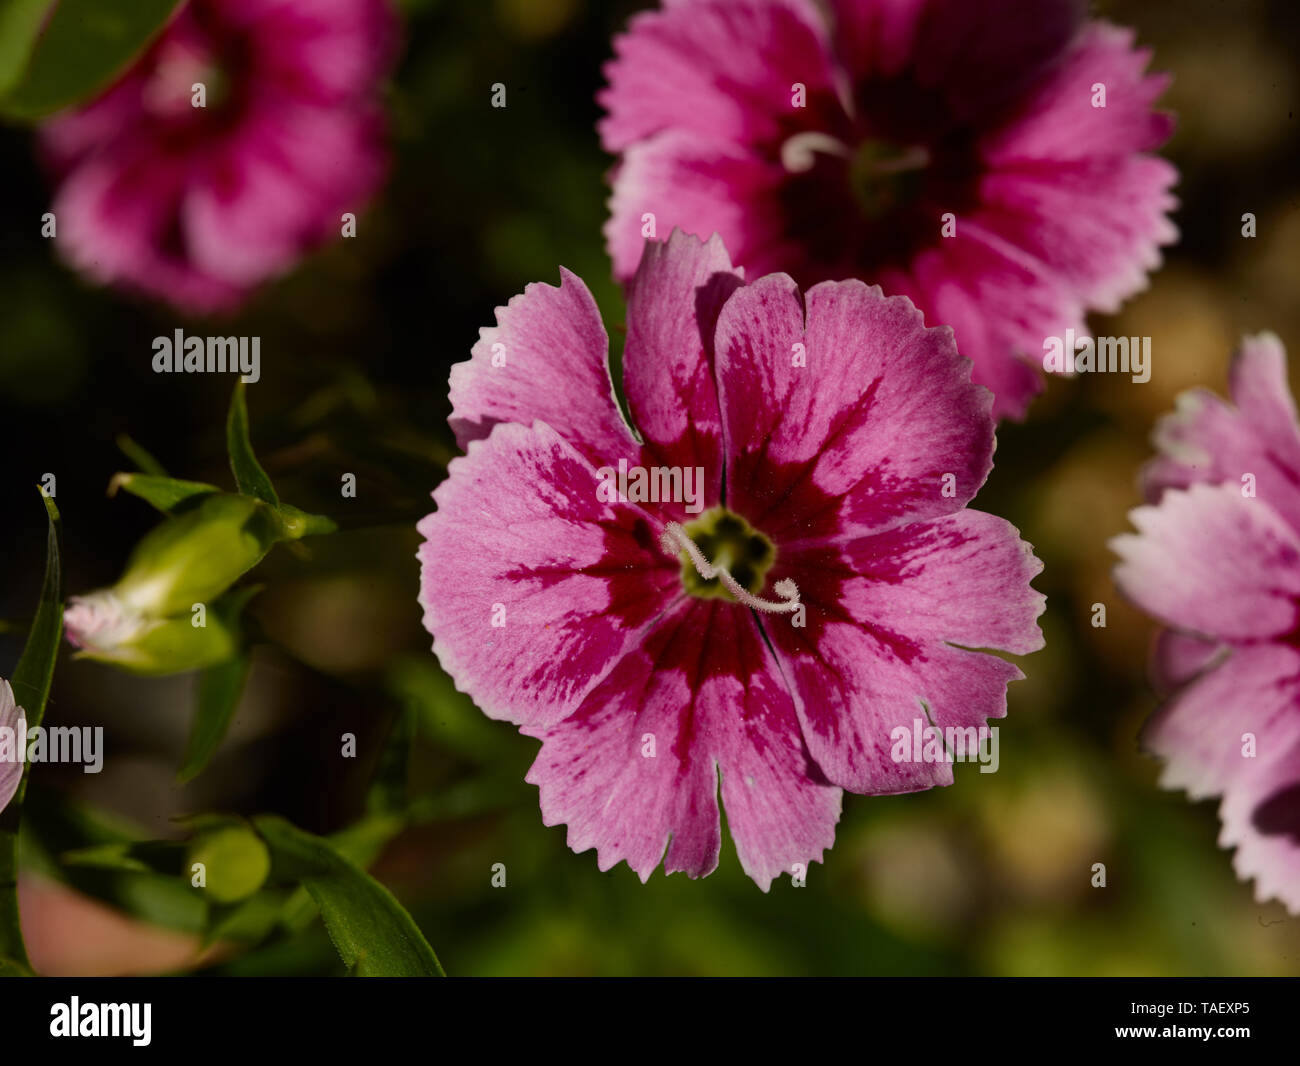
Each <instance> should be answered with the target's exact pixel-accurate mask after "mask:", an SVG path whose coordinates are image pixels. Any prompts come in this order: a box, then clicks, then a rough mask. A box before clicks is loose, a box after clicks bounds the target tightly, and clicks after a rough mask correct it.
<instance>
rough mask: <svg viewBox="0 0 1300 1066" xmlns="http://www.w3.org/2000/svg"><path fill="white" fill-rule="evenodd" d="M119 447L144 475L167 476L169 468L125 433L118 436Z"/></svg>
mask: <svg viewBox="0 0 1300 1066" xmlns="http://www.w3.org/2000/svg"><path fill="white" fill-rule="evenodd" d="M117 446H118V447H119V448H120V449H122V454H123V455H125V456H126V457H127V458H128V459H130V460H131V462H133V463H135V465H136V466H137V467H139V469H140V472H141V473H142V474H154V475H156V476H157V477H166V476H167V468H166V467H165V466H163V465H162V463H160V462H159V461H158V460H157V459H155V458H154V457H153V455H152V454H150V453H149V452H148V451H146V450H145V449H144V448H142V447H141V446H140V445H139V444H137V443H136V442H135V441H134V440H132V439H131V438H130V437H128V436H127V435H126V434H125V433H119V434H118V435H117Z"/></svg>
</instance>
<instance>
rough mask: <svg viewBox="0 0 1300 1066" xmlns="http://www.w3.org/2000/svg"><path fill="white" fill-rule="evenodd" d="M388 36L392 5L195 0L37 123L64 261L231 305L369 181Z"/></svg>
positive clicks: (300, 249) (379, 137) (208, 304)
mask: <svg viewBox="0 0 1300 1066" xmlns="http://www.w3.org/2000/svg"><path fill="white" fill-rule="evenodd" d="M395 40H396V19H395V15H394V12H393V11H392V9H391V8H390V7H389V5H388V3H387V0H191V2H190V3H189V4H187V5H186V6H185V7H184V8H182V9H181V11H180V13H179V14H178V15H177V16H176V17H175V19H174V20H173V22H172V23H171V25H170V26H168V27H167V28H166V30H165V31H164V32H163V34H162V35H161V37H160V38H159V39H158V41H157V42H156V43H155V44H154V45H153V46H152V47H150V48H149V50H148V51H147V52H146V53H145V55H144V56H143V57H142V58H141V59H140V61H139V62H137V63H136V64H135V65H134V66H133V67H132V68H131V69H130V70H129V71H128V72H127V73H126V74H125V75H124V76H123V77H122V78H121V79H120V80H119V81H118V82H116V83H115V84H114V85H113V86H112V87H111V88H110V89H109V90H108V91H107V92H105V93H104V94H103V95H102V96H100V97H99V98H98V99H96V100H94V101H93V102H91V103H90V104H88V105H86V106H84V107H81V108H79V109H77V110H75V111H70V112H65V113H62V114H60V115H58V116H55V117H54V118H53V119H51V120H50V121H49V122H47V123H46V124H45V125H44V126H43V127H42V129H41V143H42V147H43V149H44V151H45V154H46V155H47V157H48V159H49V162H50V165H51V167H52V169H53V170H54V172H55V174H56V175H57V179H58V188H57V191H56V193H55V196H54V204H53V211H54V213H55V216H56V219H57V226H58V236H57V245H58V247H59V248H60V249H61V251H62V254H63V255H64V256H65V258H66V259H67V260H68V261H69V262H70V263H71V264H72V265H73V266H75V267H76V268H77V269H79V270H82V271H84V272H85V273H86V274H87V275H88V276H90V277H91V278H93V279H95V280H96V281H99V282H104V283H113V284H117V285H120V286H122V287H123V288H127V289H131V290H135V291H138V292H142V293H145V294H147V295H149V296H153V297H159V298H162V299H164V300H167V301H169V302H170V303H172V304H174V305H176V306H177V307H180V308H182V309H185V310H189V311H195V312H210V311H221V310H229V309H232V308H234V307H235V306H237V305H238V304H239V303H240V302H241V301H242V300H243V299H244V298H245V297H247V296H248V295H249V293H250V292H251V291H252V290H253V289H254V288H255V287H256V286H257V285H259V284H260V283H262V282H264V281H266V280H268V279H269V278H272V277H275V276H277V275H279V274H282V273H284V272H285V271H287V270H289V269H290V268H291V267H292V266H293V265H294V264H295V263H296V262H297V261H298V259H299V258H300V257H301V256H302V255H303V254H304V252H306V251H307V250H308V249H310V248H312V247H313V246H316V245H319V244H321V243H322V242H324V241H325V240H327V239H329V237H330V236H331V235H337V234H339V233H340V231H341V227H342V219H341V216H342V214H343V213H344V212H349V211H350V212H353V213H356V212H359V211H360V210H361V209H362V208H363V207H364V206H365V205H366V202H367V201H368V200H369V198H370V197H371V196H372V195H373V194H374V193H375V191H376V190H377V189H378V187H379V185H380V183H381V181H382V180H383V176H384V174H385V172H386V170H387V154H386V148H385V139H386V124H385V118H384V112H383V109H382V106H381V102H380V85H381V80H382V78H383V77H384V75H385V73H386V71H387V69H388V66H389V63H390V61H391V59H392V56H393V53H394V44H395ZM198 82H201V83H203V85H204V86H205V91H206V97H207V99H206V106H205V107H194V106H192V87H193V86H194V84H195V83H198Z"/></svg>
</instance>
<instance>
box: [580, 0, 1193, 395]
mask: <svg viewBox="0 0 1300 1066" xmlns="http://www.w3.org/2000/svg"><path fill="white" fill-rule="evenodd" d="M1083 6H1084V5H1083V3H1082V2H1081V0H978V2H976V0H830V2H829V8H830V14H831V16H832V18H831V21H830V23H829V24H828V22H827V20H826V18H825V17H824V16H823V10H822V7H821V6H820V5H818V4H816V3H814V2H813V0H667V2H666V3H665V5H664V9H663V10H662V11H653V12H648V13H645V14H641V15H638V16H637V17H635V18H634V19H633V20H632V22H631V24H630V28H629V30H628V32H627V33H626V34H624V35H623V36H621V37H619V38H617V39H616V41H615V43H614V49H615V53H616V58H615V59H614V60H612V61H611V62H610V63H609V65H608V66H607V68H606V73H607V76H608V79H609V86H608V88H606V89H605V90H604V91H603V92H602V93H601V94H600V102H601V103H602V104H603V105H604V107H605V108H606V109H607V111H608V115H607V116H606V117H605V118H604V119H603V120H602V121H601V123H600V132H601V136H602V138H603V141H604V144H605V147H606V149H607V150H608V151H610V152H612V153H615V154H617V155H618V156H619V163H618V166H617V167H616V169H615V172H614V175H615V176H614V192H613V197H612V199H611V201H610V208H611V215H610V219H609V222H608V224H607V225H606V228H605V235H606V239H607V241H608V245H609V251H610V255H611V256H612V258H613V261H614V268H615V273H616V274H617V275H618V276H619V277H620V278H622V279H627V278H629V277H631V275H632V273H633V272H634V271H635V269H636V265H637V262H638V261H639V259H640V257H641V249H642V246H643V245H644V243H645V241H644V236H645V232H644V231H645V230H647V229H648V228H649V220H648V219H647V218H646V216H647V215H653V216H654V225H655V226H656V227H657V228H658V232H660V233H663V232H667V231H668V230H669V229H670V228H672V227H674V226H676V227H680V228H682V229H683V230H685V231H687V232H689V233H694V234H697V235H698V236H700V237H708V236H709V235H711V234H713V233H717V234H719V235H720V236H721V237H722V239H723V240H724V241H725V242H726V244H727V247H728V248H729V249H730V250H731V253H732V255H733V256H734V257H735V260H736V262H737V263H738V264H739V265H741V266H743V267H744V268H745V269H746V271H748V272H749V273H751V274H754V275H759V274H766V273H768V272H771V271H776V270H783V271H786V272H788V273H790V274H791V275H793V276H794V278H795V279H796V281H798V282H799V283H800V284H801V285H803V286H808V285H812V284H813V283H815V282H818V281H823V280H829V279H837V278H846V277H858V278H863V279H865V280H866V281H868V282H872V283H875V284H879V285H880V286H882V287H883V289H884V290H885V292H887V293H901V294H903V295H906V296H909V297H910V298H911V299H912V301H913V302H914V303H915V304H916V305H917V306H918V307H919V308H921V310H922V311H923V312H924V313H925V316H926V319H927V321H928V323H929V324H930V325H937V324H940V323H944V324H947V325H950V326H952V327H953V329H954V330H955V332H956V335H957V347H958V350H960V351H961V353H962V354H963V355H965V356H967V357H969V358H970V359H971V360H973V361H974V364H975V370H974V375H973V380H974V381H975V382H976V383H978V384H982V385H986V386H988V387H989V388H990V389H991V390H992V391H993V393H994V394H995V397H996V399H995V403H994V408H993V414H994V417H996V418H1001V417H1004V416H1010V417H1017V418H1018V417H1021V416H1022V415H1023V414H1024V412H1025V409H1026V407H1027V406H1028V404H1029V401H1030V400H1031V399H1032V398H1033V397H1034V395H1036V394H1037V393H1038V392H1039V391H1040V389H1041V388H1042V376H1041V358H1042V351H1043V341H1044V338H1045V337H1049V336H1062V335H1064V330H1066V329H1067V328H1073V329H1074V330H1075V331H1076V333H1078V334H1080V335H1082V334H1084V333H1086V332H1087V329H1086V325H1085V322H1084V318H1085V315H1086V313H1087V312H1088V311H1089V310H1100V311H1114V310H1115V309H1116V308H1117V307H1118V306H1119V304H1120V302H1121V301H1122V300H1124V299H1125V298H1127V297H1128V296H1130V295H1131V294H1132V293H1134V292H1135V291H1137V290H1138V289H1140V288H1142V287H1143V286H1144V285H1145V284H1146V272H1147V271H1149V270H1152V269H1154V268H1155V267H1156V266H1157V265H1158V264H1159V262H1160V254H1159V246H1160V245H1162V244H1167V243H1169V242H1171V241H1173V240H1174V239H1175V238H1176V236H1177V233H1176V231H1175V229H1174V227H1173V225H1172V224H1171V223H1170V221H1169V219H1168V218H1167V217H1166V215H1167V212H1168V211H1170V210H1171V209H1172V207H1173V206H1174V203H1175V201H1174V199H1173V197H1172V196H1171V195H1170V193H1169V188H1170V186H1171V185H1172V184H1173V183H1174V181H1175V179H1176V177H1177V172H1176V171H1175V170H1174V168H1173V167H1172V166H1170V165H1169V164H1168V163H1166V162H1165V161H1164V160H1162V159H1158V158H1155V157H1153V156H1151V155H1148V154H1146V153H1148V152H1150V151H1152V150H1153V149H1155V148H1157V147H1158V146H1159V145H1160V144H1161V143H1163V142H1164V141H1165V140H1166V138H1167V137H1168V136H1169V134H1170V132H1171V130H1172V128H1173V120H1172V119H1171V118H1170V117H1169V116H1168V115H1165V114H1161V113H1158V112H1155V111H1153V110H1152V103H1153V101H1154V100H1155V98H1156V97H1157V96H1158V95H1159V94H1160V92H1161V91H1162V90H1163V89H1164V87H1165V85H1166V84H1167V83H1168V78H1167V77H1166V76H1156V75H1147V74H1145V73H1144V69H1145V67H1146V64H1147V61H1148V58H1149V55H1148V53H1147V52H1146V51H1143V50H1138V49H1135V48H1134V47H1133V34H1132V32H1130V31H1129V30H1125V29H1120V28H1118V27H1115V26H1112V25H1109V24H1107V23H1104V22H1089V21H1085V20H1084V18H1083ZM1099 89H1100V91H1101V92H1104V93H1105V106H1104V107H1100V106H1095V105H1096V103H1098V102H1100V99H1101V98H1100V96H1099V95H1098V93H1099ZM948 215H951V216H952V217H951V220H948V219H947V218H946V216H948ZM945 222H948V223H949V228H950V230H951V232H950V233H945V232H944V226H945Z"/></svg>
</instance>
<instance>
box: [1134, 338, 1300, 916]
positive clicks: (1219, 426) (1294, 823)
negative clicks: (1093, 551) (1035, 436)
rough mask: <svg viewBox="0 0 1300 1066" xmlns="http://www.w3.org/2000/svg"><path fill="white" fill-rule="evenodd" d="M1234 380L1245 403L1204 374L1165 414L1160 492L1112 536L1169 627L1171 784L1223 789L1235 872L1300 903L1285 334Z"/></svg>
mask: <svg viewBox="0 0 1300 1066" xmlns="http://www.w3.org/2000/svg"><path fill="white" fill-rule="evenodd" d="M1231 385H1232V398H1233V401H1234V403H1235V406H1233V405H1230V404H1227V403H1225V402H1224V401H1223V400H1221V399H1219V397H1217V396H1215V395H1214V394H1213V393H1211V392H1207V391H1206V390H1203V389H1198V390H1195V391H1193V392H1189V393H1185V394H1184V395H1183V396H1181V397H1180V398H1179V402H1178V410H1177V411H1176V412H1175V413H1174V414H1172V415H1169V416H1167V417H1166V418H1164V419H1163V420H1162V421H1161V422H1160V424H1159V426H1158V427H1157V430H1156V438H1155V439H1156V444H1157V446H1158V448H1159V451H1160V455H1159V457H1158V458H1156V459H1155V460H1153V461H1152V462H1151V463H1150V464H1149V465H1148V467H1147V468H1146V470H1145V472H1144V481H1145V487H1146V493H1147V497H1148V499H1150V500H1152V501H1153V504H1154V505H1152V506H1146V507H1139V508H1137V509H1136V510H1135V511H1133V512H1132V514H1131V518H1132V521H1133V524H1134V526H1136V527H1137V529H1138V533H1137V534H1131V533H1126V534H1123V535H1121V536H1119V537H1116V538H1115V539H1114V540H1113V541H1112V542H1111V545H1112V547H1113V548H1114V550H1115V553H1116V554H1117V555H1118V556H1119V557H1120V559H1121V562H1120V564H1119V566H1118V567H1117V568H1116V570H1115V580H1116V583H1117V584H1118V585H1119V587H1120V589H1121V590H1122V591H1123V592H1124V593H1125V595H1126V596H1128V597H1129V598H1130V599H1132V600H1133V601H1134V602H1135V603H1136V604H1137V605H1138V606H1139V607H1141V608H1142V609H1143V610H1144V611H1146V612H1147V613H1148V614H1151V615H1153V616H1154V617H1156V618H1157V619H1159V620H1160V621H1161V622H1163V623H1164V624H1165V625H1166V626H1168V627H1170V628H1169V629H1167V630H1164V631H1163V632H1162V633H1161V634H1160V636H1159V637H1158V638H1157V640H1156V644H1155V648H1154V654H1153V657H1152V672H1153V675H1154V679H1155V682H1156V685H1157V687H1158V688H1160V689H1161V690H1162V691H1163V692H1164V693H1166V694H1168V695H1169V699H1168V701H1167V702H1166V703H1165V705H1164V706H1163V707H1161V708H1160V710H1158V711H1157V712H1156V714H1155V715H1154V716H1153V717H1152V719H1151V721H1150V722H1149V723H1148V724H1147V727H1146V730H1145V733H1144V736H1143V741H1144V744H1145V746H1146V747H1147V748H1148V749H1149V750H1150V751H1151V752H1152V753H1153V754H1155V755H1157V756H1159V757H1160V758H1161V759H1163V760H1165V768H1164V773H1163V775H1162V777H1161V779H1160V780H1161V784H1162V785H1164V787H1166V788H1181V789H1185V790H1186V791H1187V793H1188V795H1189V796H1190V797H1191V798H1192V799H1203V798H1205V797H1207V796H1221V797H1223V799H1222V803H1221V805H1220V807H1219V817H1220V818H1221V820H1222V823H1223V829H1222V832H1221V833H1220V836H1219V842H1220V844H1222V845H1223V846H1225V847H1233V848H1236V849H1237V851H1236V856H1235V858H1234V860H1233V865H1234V867H1235V868H1236V871H1237V873H1238V875H1239V876H1241V877H1243V878H1254V879H1255V885H1256V896H1257V898H1258V899H1259V900H1260V901H1261V902H1262V901H1264V900H1266V899H1270V898H1273V897H1276V898H1278V899H1280V900H1282V902H1283V903H1285V904H1286V906H1287V908H1288V909H1289V910H1290V911H1292V912H1293V913H1300V423H1298V422H1297V419H1296V408H1295V403H1294V401H1293V400H1292V397H1291V391H1290V388H1289V387H1288V385H1287V375H1286V352H1285V351H1284V350H1283V348H1282V344H1281V342H1280V341H1279V340H1278V339H1277V338H1276V337H1274V336H1273V335H1271V334H1261V335H1260V336H1257V337H1250V338H1247V339H1246V341H1245V343H1244V344H1243V345H1242V348H1241V351H1240V352H1239V353H1238V355H1237V357H1236V359H1235V361H1234V362H1233V367H1232V381H1231ZM1155 501H1158V502H1155Z"/></svg>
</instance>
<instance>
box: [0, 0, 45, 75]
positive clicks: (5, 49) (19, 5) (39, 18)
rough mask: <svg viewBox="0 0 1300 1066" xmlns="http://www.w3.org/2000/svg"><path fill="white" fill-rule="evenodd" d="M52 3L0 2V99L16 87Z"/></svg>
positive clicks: (25, 0)
mask: <svg viewBox="0 0 1300 1066" xmlns="http://www.w3.org/2000/svg"><path fill="white" fill-rule="evenodd" d="M53 5H54V0H0V97H3V96H4V94H5V93H7V92H8V91H9V90H10V89H12V88H13V87H14V86H15V85H17V84H18V81H19V79H21V78H22V76H23V72H24V71H26V70H27V63H28V61H29V60H30V59H31V55H32V49H33V48H34V47H35V45H36V38H37V36H38V35H39V34H40V31H41V26H42V25H43V24H44V22H45V16H46V14H47V13H48V12H49V10H50V8H51V7H53Z"/></svg>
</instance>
